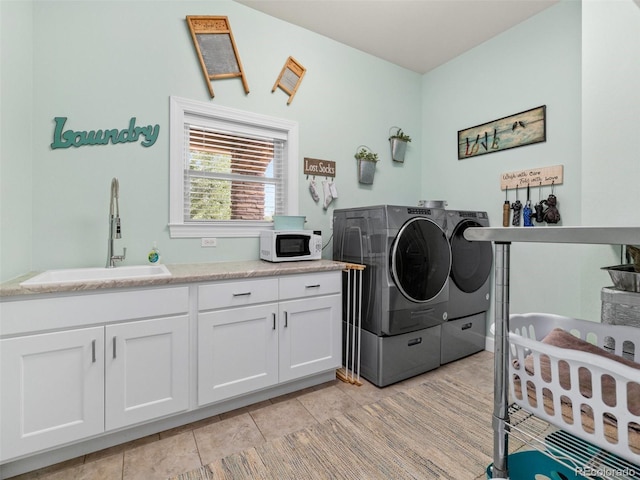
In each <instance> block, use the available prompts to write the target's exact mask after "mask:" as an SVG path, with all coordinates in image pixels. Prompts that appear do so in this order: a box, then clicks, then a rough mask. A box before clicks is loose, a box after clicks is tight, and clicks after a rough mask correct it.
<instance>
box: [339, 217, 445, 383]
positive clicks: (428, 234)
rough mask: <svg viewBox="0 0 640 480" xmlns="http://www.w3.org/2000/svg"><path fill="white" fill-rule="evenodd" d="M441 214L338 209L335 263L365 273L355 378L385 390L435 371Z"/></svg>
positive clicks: (441, 286)
mask: <svg viewBox="0 0 640 480" xmlns="http://www.w3.org/2000/svg"><path fill="white" fill-rule="evenodd" d="M445 221H446V217H445V212H444V210H442V209H437V210H436V209H430V208H422V207H406V206H393V205H378V206H372V207H359V208H351V209H337V210H335V211H334V216H333V258H334V260H339V261H345V262H352V263H360V264H364V265H366V268H365V270H364V272H363V277H362V328H363V331H362V340H361V341H362V344H361V375H362V376H363V377H365V378H366V379H368V380H369V381H371V382H372V383H374V384H376V385H378V386H385V385H389V384H391V383H395V382H397V381H400V380H403V379H405V378H409V377H411V376H414V375H417V374H419V373H423V372H426V371H428V370H431V369H433V368H436V367H438V366H439V365H440V335H441V324H442V323H443V322H445V321H446V319H447V302H448V296H449V281H448V279H449V271H450V268H451V248H450V246H449V241H448V239H447V236H446V233H445V231H444V226H445Z"/></svg>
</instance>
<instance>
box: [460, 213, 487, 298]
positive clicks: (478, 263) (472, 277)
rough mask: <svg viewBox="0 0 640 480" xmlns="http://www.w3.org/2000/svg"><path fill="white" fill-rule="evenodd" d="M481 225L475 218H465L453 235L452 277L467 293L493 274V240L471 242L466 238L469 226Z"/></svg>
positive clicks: (480, 285)
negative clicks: (465, 233)
mask: <svg viewBox="0 0 640 480" xmlns="http://www.w3.org/2000/svg"><path fill="white" fill-rule="evenodd" d="M481 226H482V225H480V224H479V223H478V222H476V221H474V220H463V221H461V222H460V223H458V225H456V228H455V229H454V230H453V234H452V235H451V254H452V257H453V261H452V264H451V279H452V280H453V281H454V283H455V284H456V286H457V287H458V288H459V289H460V290H462V291H463V292H465V293H472V292H475V291H476V290H478V289H479V288H480V287H482V286H483V285H484V283H485V282H486V281H487V278H489V275H490V274H491V265H492V263H493V251H492V249H491V242H470V241H469V240H467V239H466V238H464V231H465V230H466V229H467V228H469V227H481Z"/></svg>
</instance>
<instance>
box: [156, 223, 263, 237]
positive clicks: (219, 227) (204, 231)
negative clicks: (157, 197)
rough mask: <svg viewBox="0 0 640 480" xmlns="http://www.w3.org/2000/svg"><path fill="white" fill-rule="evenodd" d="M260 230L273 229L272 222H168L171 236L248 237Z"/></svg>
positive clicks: (255, 234)
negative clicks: (236, 223) (230, 223)
mask: <svg viewBox="0 0 640 480" xmlns="http://www.w3.org/2000/svg"><path fill="white" fill-rule="evenodd" d="M262 230H273V223H272V222H256V223H251V224H249V225H247V224H246V221H243V224H238V225H229V224H215V223H207V224H197V223H191V224H190V223H177V224H176V223H173V224H172V223H170V224H169V236H170V237H171V238H206V237H231V238H250V237H255V238H257V237H259V236H260V232H261V231H262Z"/></svg>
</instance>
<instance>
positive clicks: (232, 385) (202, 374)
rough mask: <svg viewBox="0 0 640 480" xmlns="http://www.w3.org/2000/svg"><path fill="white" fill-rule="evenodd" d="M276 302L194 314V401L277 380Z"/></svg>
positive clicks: (216, 398) (202, 401) (203, 401)
mask: <svg viewBox="0 0 640 480" xmlns="http://www.w3.org/2000/svg"><path fill="white" fill-rule="evenodd" d="M277 313H278V307H277V304H275V303H272V304H267V305H257V306H251V307H243V308H230V309H227V310H217V311H213V312H206V313H200V314H199V315H198V404H199V405H204V404H207V403H211V402H216V401H219V400H223V399H225V398H230V397H234V396H236V395H241V394H244V393H247V392H251V391H253V390H258V389H260V388H265V387H268V386H270V385H274V384H276V383H277V382H278V330H277V328H278V327H277V318H276V316H277Z"/></svg>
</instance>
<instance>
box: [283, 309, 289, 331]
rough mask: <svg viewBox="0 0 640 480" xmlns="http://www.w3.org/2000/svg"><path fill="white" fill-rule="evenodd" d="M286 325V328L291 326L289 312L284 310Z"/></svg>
mask: <svg viewBox="0 0 640 480" xmlns="http://www.w3.org/2000/svg"><path fill="white" fill-rule="evenodd" d="M284 326H285V328H286V327H288V326H289V314H288V313H287V312H284Z"/></svg>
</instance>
